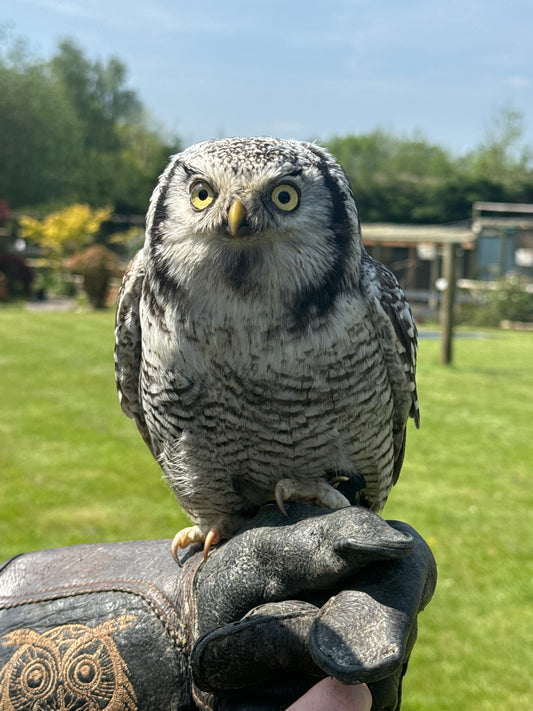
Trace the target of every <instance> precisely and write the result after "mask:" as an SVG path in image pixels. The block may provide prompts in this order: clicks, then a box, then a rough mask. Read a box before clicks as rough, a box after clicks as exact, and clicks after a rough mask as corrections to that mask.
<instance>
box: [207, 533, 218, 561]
mask: <svg viewBox="0 0 533 711" xmlns="http://www.w3.org/2000/svg"><path fill="white" fill-rule="evenodd" d="M217 543H220V533H219V532H218V530H217V529H216V528H212V529H211V530H210V531H209V533H208V534H207V536H206V537H205V541H204V560H207V556H208V555H209V549H210V548H211V546H214V545H216V544H217Z"/></svg>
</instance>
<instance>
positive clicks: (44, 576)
mask: <svg viewBox="0 0 533 711" xmlns="http://www.w3.org/2000/svg"><path fill="white" fill-rule="evenodd" d="M181 576H182V574H181V573H180V570H179V568H178V567H177V566H176V564H175V562H174V561H173V559H172V556H171V553H170V541H134V542H127V543H115V544H104V545H81V546H71V547H68V548H57V549H52V550H44V551H39V552H36V553H28V554H24V555H20V556H17V557H15V558H13V559H11V560H10V561H8V562H7V563H6V564H5V565H4V566H3V567H2V568H0V698H1V699H2V701H3V702H6V703H7V706H9V703H8V702H9V699H10V695H12V694H20V693H23V694H26V695H27V696H28V698H31V699H33V700H34V701H36V700H37V699H40V697H41V696H42V699H40V700H41V702H42V703H43V704H46V699H50V700H53V699H54V694H55V693H56V689H57V688H59V686H61V687H62V689H63V691H61V694H63V695H64V694H66V693H67V690H68V693H70V694H71V696H72V698H74V699H75V698H76V694H78V697H79V698H83V697H87V698H90V697H91V694H94V695H95V698H96V697H98V699H99V703H100V704H101V703H102V701H103V700H105V701H106V702H107V705H106V708H111V707H112V708H122V709H125V711H128V710H131V711H133V710H134V709H141V708H150V709H153V710H154V711H157V709H165V710H166V709H169V708H179V709H188V708H192V707H191V705H190V698H191V697H190V670H189V663H188V658H189V651H190V650H189V645H190V636H189V634H188V631H187V630H186V629H185V627H184V623H183V621H184V620H186V618H183V617H182V615H183V610H182V603H181V601H180V600H179V597H178V595H179V585H180V578H181ZM32 664H33V667H34V668H33V667H32V669H33V672H32V671H31V669H30V666H31V665H32ZM30 672H31V674H30ZM26 687H27V688H26ZM58 693H59V692H58ZM17 698H18V697H17ZM16 705H17V704H16V703H14V706H15V707H16ZM7 706H6V708H7Z"/></svg>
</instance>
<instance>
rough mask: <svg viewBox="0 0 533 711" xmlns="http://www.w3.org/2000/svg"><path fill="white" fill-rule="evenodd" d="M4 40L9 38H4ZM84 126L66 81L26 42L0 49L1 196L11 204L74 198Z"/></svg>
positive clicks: (21, 204) (13, 206)
mask: <svg viewBox="0 0 533 711" xmlns="http://www.w3.org/2000/svg"><path fill="white" fill-rule="evenodd" d="M4 45H5V42H4ZM81 137H82V127H81V123H80V121H79V119H78V117H77V116H76V114H75V112H74V110H73V108H72V106H71V104H70V102H69V100H68V98H67V95H66V92H65V90H64V86H63V85H62V83H61V82H60V81H59V80H58V79H57V77H55V76H54V75H52V74H51V73H50V72H49V70H48V69H47V68H46V67H45V66H43V65H42V64H38V63H35V61H34V60H33V59H32V58H31V57H30V56H29V54H28V53H27V51H26V49H25V48H24V47H23V46H22V47H21V46H18V47H15V48H14V49H12V50H11V51H10V50H9V48H6V47H4V51H3V52H0V166H2V169H1V170H0V198H2V199H5V200H7V201H8V203H9V204H10V206H11V207H12V208H20V207H23V206H28V205H38V204H41V203H47V202H53V201H60V200H64V199H68V198H69V197H73V195H74V193H75V189H76V185H77V182H78V171H79V165H80V157H81V149H82V143H81Z"/></svg>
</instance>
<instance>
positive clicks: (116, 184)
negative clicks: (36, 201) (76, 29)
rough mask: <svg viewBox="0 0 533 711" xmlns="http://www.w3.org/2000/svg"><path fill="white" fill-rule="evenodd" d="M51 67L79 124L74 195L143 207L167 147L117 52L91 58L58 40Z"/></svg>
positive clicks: (123, 207) (91, 200)
mask: <svg viewBox="0 0 533 711" xmlns="http://www.w3.org/2000/svg"><path fill="white" fill-rule="evenodd" d="M51 68H52V70H53V72H54V73H55V75H56V76H57V77H58V79H59V80H60V81H61V82H62V83H63V85H64V87H65V91H66V94H67V96H68V98H69V100H70V103H71V105H72V106H73V107H74V110H75V112H76V115H77V116H78V118H79V120H80V121H81V124H82V126H83V160H82V166H83V167H82V174H81V185H80V191H79V195H80V197H81V196H83V199H84V200H86V201H88V202H89V203H90V204H91V205H103V204H108V203H109V202H112V203H114V204H115V205H116V207H117V209H118V210H119V211H125V212H130V211H134V212H139V211H140V212H144V210H145V209H146V206H147V204H148V200H149V197H150V193H151V191H152V189H153V185H154V183H155V180H156V177H157V175H158V174H159V173H160V172H161V171H162V169H163V167H164V165H165V163H166V161H167V159H168V155H169V153H170V152H172V148H169V147H167V146H166V145H165V143H164V142H163V141H162V140H161V137H160V135H159V133H158V132H157V131H156V130H155V129H152V128H150V127H149V120H148V119H147V116H146V112H145V111H144V109H143V107H142V103H141V101H140V100H139V98H138V96H137V95H136V93H135V92H134V91H133V90H131V89H128V88H127V87H126V78H127V70H126V67H125V65H124V64H123V63H122V62H121V61H120V60H119V59H117V58H116V57H111V58H110V59H109V60H108V61H107V63H103V62H101V61H94V62H91V61H90V60H88V59H87V58H86V57H85V56H84V54H83V52H82V50H81V49H80V48H79V47H78V46H77V45H76V44H75V43H74V42H72V40H65V41H64V42H62V43H61V44H60V45H59V50H58V53H57V54H56V55H55V56H54V57H53V59H52V61H51Z"/></svg>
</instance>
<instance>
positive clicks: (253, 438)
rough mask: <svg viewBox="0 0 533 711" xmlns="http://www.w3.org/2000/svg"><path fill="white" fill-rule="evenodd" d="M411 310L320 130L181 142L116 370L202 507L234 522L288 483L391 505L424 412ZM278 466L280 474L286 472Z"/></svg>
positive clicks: (183, 492)
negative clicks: (348, 490) (367, 246)
mask: <svg viewBox="0 0 533 711" xmlns="http://www.w3.org/2000/svg"><path fill="white" fill-rule="evenodd" d="M416 348H417V342H416V328H415V324H414V321H413V318H412V315H411V311H410V309H409V306H408V304H407V302H406V300H405V296H404V294H403V292H402V290H401V289H400V287H399V285H398V282H397V281H396V279H395V277H394V276H393V275H392V273H391V272H390V271H389V270H388V269H386V267H384V266H383V265H382V264H379V263H378V262H375V261H374V260H372V259H371V258H370V257H369V256H368V255H367V253H366V252H365V250H364V248H363V246H362V243H361V236H360V229H359V219H358V215H357V210H356V207H355V202H354V199H353V195H352V193H351V190H350V187H349V184H348V181H347V178H346V176H345V174H344V172H343V171H342V169H341V168H340V166H339V165H338V164H337V163H336V161H335V160H334V159H333V158H332V156H330V155H329V154H328V153H327V152H326V151H324V150H323V149H322V148H320V147H318V146H317V145H315V144H310V143H304V142H299V141H283V140H278V139H270V138H253V139H252V138H250V139H249V138H243V139H223V140H219V141H207V142H204V143H201V144H197V145H195V146H192V147H191V148H189V149H187V150H186V151H184V152H183V153H181V154H179V155H177V156H174V157H173V158H172V159H171V161H170V164H169V166H168V168H167V170H166V171H165V172H164V174H163V175H162V176H161V178H160V181H159V184H158V186H157V187H156V189H155V191H154V194H153V196H152V201H151V205H150V209H149V212H148V216H147V225H146V242H145V246H144V248H143V249H142V250H141V251H140V252H139V253H138V254H137V255H136V257H135V258H134V260H133V261H132V263H131V265H130V267H129V270H128V272H127V273H126V275H125V277H124V281H123V285H122V289H121V293H120V296H119V305H118V311H117V324H116V348H115V358H116V378H117V385H118V391H119V395H120V398H121V404H122V408H123V410H124V412H125V413H126V414H127V415H128V416H129V417H133V418H134V419H135V421H136V422H137V425H138V427H139V430H140V432H141V434H142V436H143V438H144V439H145V441H146V443H147V444H148V446H149V447H150V449H151V451H152V453H153V455H154V457H155V458H156V459H157V461H158V462H159V464H160V465H161V468H162V470H163V472H164V474H165V476H166V478H167V480H168V481H169V483H170V485H171V487H172V488H173V489H174V491H175V493H176V496H177V498H178V500H179V502H180V503H181V505H182V507H183V508H184V510H185V511H186V512H187V513H188V515H189V516H190V518H191V519H192V520H193V521H194V522H195V523H196V524H197V525H198V526H197V528H196V529H195V530H194V533H191V534H190V535H189V538H187V539H186V540H185V541H184V540H182V541H181V544H184V543H185V542H187V541H188V540H198V539H202V538H203V537H205V535H206V534H207V532H208V531H209V530H210V529H213V530H215V531H216V533H217V536H222V537H224V536H229V535H232V533H234V532H235V530H236V529H237V528H238V527H239V526H240V525H241V524H242V523H243V522H244V521H245V520H246V519H247V518H248V517H249V516H251V515H252V514H253V513H254V512H255V511H256V510H257V508H258V507H259V506H260V505H262V504H263V503H265V502H266V501H269V500H272V499H273V498H274V495H275V492H276V485H278V489H277V495H278V500H279V499H280V497H281V498H296V499H302V500H316V501H318V502H321V503H323V504H325V505H332V506H334V505H343V504H347V503H348V501H347V500H346V498H345V497H344V496H342V495H341V494H340V493H339V492H338V491H337V490H336V489H334V488H333V486H332V483H334V480H335V478H336V477H337V478H338V477H341V478H348V479H350V478H352V479H354V480H357V478H358V477H359V478H360V477H361V476H362V477H364V488H363V490H362V491H361V492H360V494H359V501H360V503H363V504H364V505H367V506H369V507H370V508H372V509H374V510H376V511H379V510H380V509H381V508H382V507H383V505H384V503H385V500H386V498H387V496H388V493H389V491H390V488H391V487H392V485H393V484H394V483H395V482H396V480H397V478H398V475H399V471H400V468H401V465H402V460H403V454H404V444H405V428H406V422H407V419H408V416H409V415H410V416H411V417H413V418H414V419H415V423H416V425H417V426H418V402H417V396H416V386H415V364H416ZM280 482H281V483H280Z"/></svg>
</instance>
